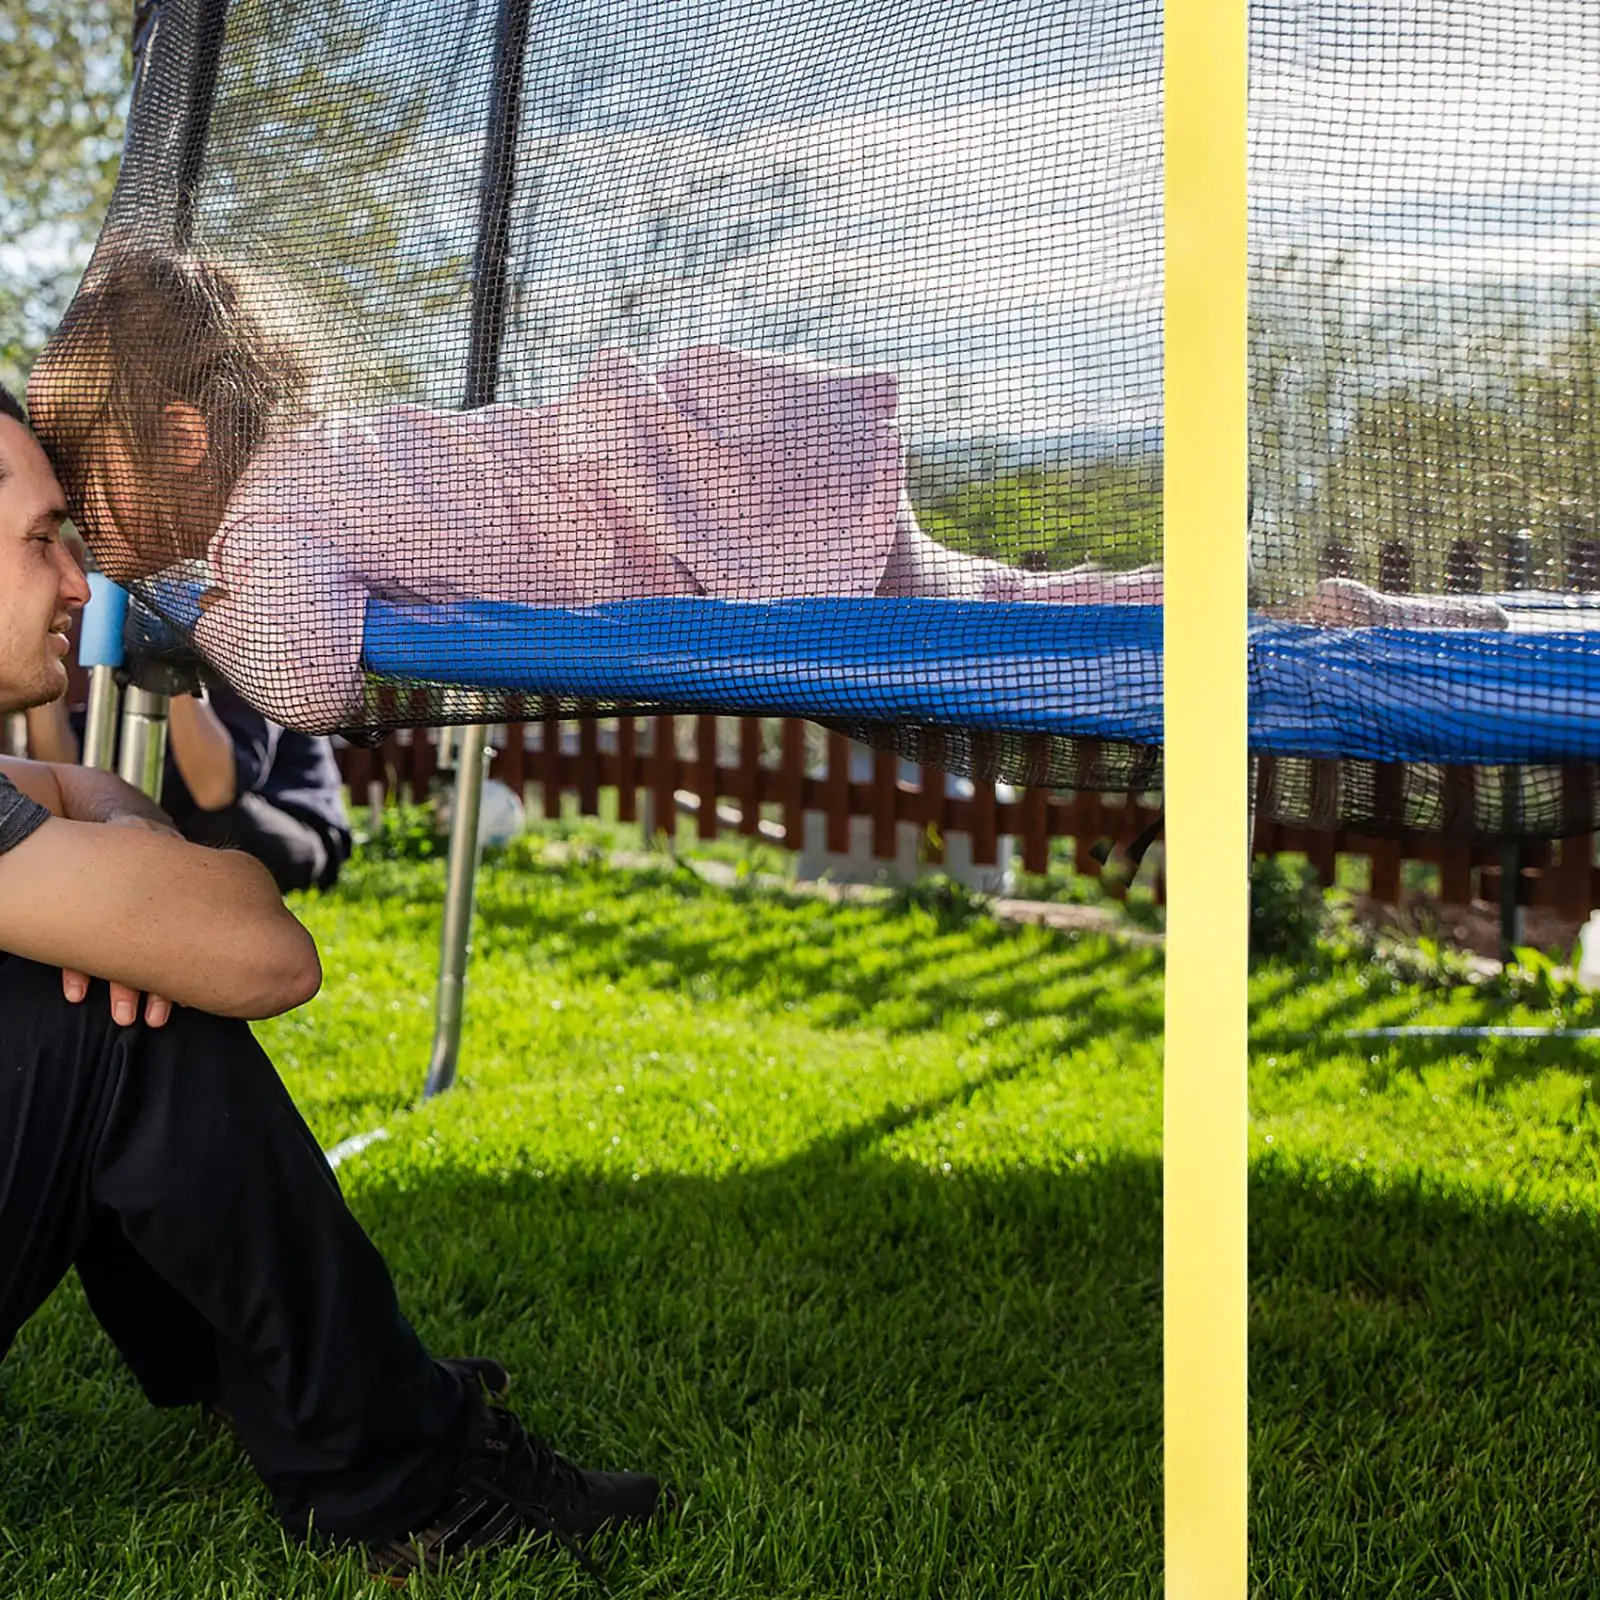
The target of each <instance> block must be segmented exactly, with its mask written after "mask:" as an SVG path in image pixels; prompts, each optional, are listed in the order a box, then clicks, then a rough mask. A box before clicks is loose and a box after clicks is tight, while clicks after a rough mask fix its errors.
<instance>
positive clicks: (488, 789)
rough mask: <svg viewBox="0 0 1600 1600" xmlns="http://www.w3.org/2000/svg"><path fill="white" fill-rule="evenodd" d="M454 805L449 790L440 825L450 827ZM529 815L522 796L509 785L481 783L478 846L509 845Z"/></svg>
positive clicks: (492, 780)
mask: <svg viewBox="0 0 1600 1600" xmlns="http://www.w3.org/2000/svg"><path fill="white" fill-rule="evenodd" d="M454 804H455V793H454V791H451V792H450V793H449V794H448V795H447V797H446V799H445V803H444V806H443V808H442V809H443V823H444V826H445V827H446V828H448V827H449V826H450V815H451V812H452V810H453V808H454ZM527 821H528V814H527V812H526V811H525V810H524V808H523V804H522V800H521V797H520V796H519V795H518V794H517V792H516V790H514V789H513V788H512V787H511V785H510V784H509V783H502V782H501V781H500V779H499V778H485V779H484V780H483V799H482V801H481V802H480V803H479V806H478V843H479V844H480V845H490V846H498V845H508V844H510V843H511V841H512V840H513V839H515V838H516V837H517V835H518V834H519V833H521V832H522V830H523V829H524V827H526V826H527Z"/></svg>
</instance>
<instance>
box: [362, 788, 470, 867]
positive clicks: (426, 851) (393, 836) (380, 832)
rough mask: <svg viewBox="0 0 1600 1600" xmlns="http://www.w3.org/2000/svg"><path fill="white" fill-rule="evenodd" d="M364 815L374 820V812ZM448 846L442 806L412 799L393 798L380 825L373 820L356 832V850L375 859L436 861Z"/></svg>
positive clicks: (384, 810) (381, 814) (383, 814)
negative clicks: (371, 814) (441, 815)
mask: <svg viewBox="0 0 1600 1600" xmlns="http://www.w3.org/2000/svg"><path fill="white" fill-rule="evenodd" d="M361 815H365V816H367V817H368V818H369V819H370V813H358V816H361ZM447 845H448V840H447V836H446V834H445V830H444V827H443V826H442V824H441V823H440V820H439V811H438V808H437V807H436V806H432V805H417V804H415V803H414V802H413V801H410V800H399V801H392V802H391V803H390V804H388V805H386V806H385V807H384V808H383V809H382V811H380V812H379V813H378V824H377V827H376V828H373V827H372V826H371V824H370V820H369V822H368V825H367V826H366V827H360V826H358V827H357V830H356V835H355V847H356V850H357V851H358V852H359V854H360V855H361V856H363V857H366V858H368V859H370V860H373V861H432V860H433V859H434V858H435V857H436V856H442V855H444V853H445V851H446V849H447Z"/></svg>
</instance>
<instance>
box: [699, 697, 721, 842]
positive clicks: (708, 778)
mask: <svg viewBox="0 0 1600 1600" xmlns="http://www.w3.org/2000/svg"><path fill="white" fill-rule="evenodd" d="M694 755H695V761H694V791H695V794H696V795H697V796H698V798H699V801H700V809H699V811H698V812H697V813H696V814H695V823H694V827H695V837H696V838H699V839H715V838H716V836H717V719H716V718H715V717H696V718H695V719H694Z"/></svg>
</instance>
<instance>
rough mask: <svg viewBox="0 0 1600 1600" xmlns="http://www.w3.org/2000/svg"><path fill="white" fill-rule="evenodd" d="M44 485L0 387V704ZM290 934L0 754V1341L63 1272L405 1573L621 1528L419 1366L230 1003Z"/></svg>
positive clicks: (316, 1156)
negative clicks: (517, 1545)
mask: <svg viewBox="0 0 1600 1600" xmlns="http://www.w3.org/2000/svg"><path fill="white" fill-rule="evenodd" d="M66 515H67V510H66V505H65V502H64V500H63V497H62V492H61V489H60V486H59V485H58V484H57V482H56V479H55V475H54V473H53V472H52V471H51V468H50V464H49V462H48V461H47V460H46V458H45V456H44V454H43V452H42V451H41V450H40V448H39V446H38V444H37V443H36V442H35V440H34V439H33V437H32V435H31V434H30V433H29V432H28V430H27V427H26V425H25V421H24V417H23V412H22V409H21V407H20V405H19V404H18V403H17V401H16V399H15V398H14V397H13V396H12V395H11V394H9V393H8V392H6V391H5V390H3V389H0V713H4V712H8V711H20V710H24V709H26V708H27V707H29V706H36V705H40V704H43V703H45V702H48V701H50V700H52V699H54V698H55V697H56V696H58V695H60V694H61V693H62V692H63V690H64V689H65V687H66V669H65V667H64V665H63V657H64V656H65V654H66V650H67V628H68V625H69V622H70V620H71V614H72V612H73V610H74V609H75V608H76V607H78V606H81V605H82V604H83V603H84V601H85V600H86V599H87V596H88V589H87V585H86V584H85V582H84V578H83V575H82V573H81V572H80V570H79V569H78V567H77V564H76V563H75V562H74V561H73V559H72V557H71V556H70V554H69V553H68V552H67V551H66V549H65V548H64V547H63V545H62V543H61V538H60V534H61V525H62V523H63V521H64V520H65V518H66ZM320 982H321V970H320V967H319V964H318V959H317V951H316V947H315V946H314V945H313V944H312V942H311V938H310V936H309V935H308V934H307V933H306V931H305V930H304V929H303V928H302V927H301V926H300V924H299V923H298V922H296V921H295V919H294V918H293V917H292V916H291V915H290V914H289V913H288V912H287V911H286V910H285V909H284V906H283V903H282V901H281V900H280V899H279V897H278V891H277V888H276V886H275V885H274V884H273V881H272V879H271V877H270V876H269V875H268V873H267V872H266V870H265V869H264V868H263V867H262V866H260V865H259V864H258V863H257V862H255V861H253V860H252V859H251V858H250V857H248V856H245V855H240V854H236V853H234V852H232V851H223V850H209V849H204V848H201V847H200V846H197V845H192V844H188V843H186V842H184V840H182V839H181V838H179V837H178V835H177V833H176V832H175V831H174V830H173V828H172V825H171V824H170V822H168V820H167V819H166V817H165V816H164V815H163V814H162V813H161V812H160V811H159V810H158V809H157V808H156V807H155V806H154V805H152V804H151V803H150V802H149V801H147V800H146V799H145V798H144V797H143V796H142V795H140V794H139V793H138V792H137V791H135V790H134V789H131V788H129V787H128V786H127V785H126V784H124V783H122V782H121V781H120V780H119V779H117V778H114V777H112V776H110V775H109V774H106V773H98V772H86V771H83V770H81V769H79V768H77V767H71V766H53V765H48V764H40V763H30V762H20V761H12V760H6V759H0V1356H3V1355H4V1353H5V1351H6V1350H7V1349H8V1348H9V1346H10V1344H11V1342H12V1340H13V1338H14V1337H15V1335H16V1333H17V1330H18V1329H19V1328H20V1327H21V1326H22V1324H23V1323H24V1322H25V1321H26V1320H27V1318H28V1317H29V1316H31V1315H32V1313H33V1312H34V1311H35V1310H36V1309H37V1308H38V1306H39V1305H40V1303H41V1302H42V1301H43V1300H44V1299H45V1297H46V1296H47V1295H48V1294H49V1293H50V1291H51V1290H52V1289H53V1288H54V1287H55V1285H56V1284H57V1282H59V1281H60V1279H61V1278H62V1276H63V1275H64V1274H65V1273H66V1271H67V1269H68V1268H69V1267H73V1266H75V1267H76V1268H77V1270H78V1275H79V1277H80V1279H81V1280H82V1282H83V1287H84V1291H85V1293H86V1294H87V1296H88V1300H89V1304H90V1306H91V1307H92V1308H93V1310H94V1313H95V1315H96V1316H97V1317H98V1318H99V1320H100V1322H101V1323H102V1325H103V1326H104V1327H105V1329H106V1331H107V1333H109V1334H110V1336H111V1338H112V1339H113V1340H114V1341H115V1343H116V1345H117V1348H118V1349H119V1350H120V1351H121V1353H122V1355H123V1357H124V1358H125V1359H126V1361H127V1363H128V1365H129V1366H130V1367H131V1368H132V1369H133V1372H134V1374H135V1376H136V1377H137V1378H138V1380H139V1383H140V1384H141V1386H142V1387H143V1389H144V1391H145V1393H146V1394H147V1395H148V1396H149V1398H150V1399H151V1400H152V1401H153V1402H154V1403H155V1404H156V1405H160V1406H179V1405H190V1404H199V1405H202V1406H205V1407H208V1408H210V1409H212V1410H213V1411H214V1412H215V1413H217V1414H218V1415H219V1416H221V1417H222V1418H224V1419H225V1420H226V1421H227V1422H228V1423H229V1424H230V1425H231V1426H232V1427H233V1428H234V1430H235V1431H236V1433H237V1435H238V1437H239V1439H240V1441H241V1442H242V1444H243V1445H244V1448H245V1450H246V1451H247V1452H248V1453H249V1456H250V1459H251V1461H252V1463H253V1464H254V1466H255V1468H256V1471H257V1472H258V1473H260V1475H261V1477H262V1479H263V1481H264V1482H265V1483H266V1485H267V1487H268V1488H269V1489H270V1491H271V1493H272V1497H273V1501H274V1504H275V1506H276V1508H277V1512H278V1515H279V1516H280V1517H281V1518H282V1519H283V1521H284V1522H285V1524H286V1525H287V1526H288V1527H289V1528H290V1529H291V1530H292V1531H293V1532H294V1533H296V1534H297V1535H299V1536H301V1537H309V1536H313V1535H315V1536H318V1537H321V1538H326V1539H329V1540H332V1541H335V1542H338V1543H356V1544H361V1545H365V1546H367V1547H368V1549H369V1553H370V1560H371V1564H372V1566H373V1569H374V1570H375V1571H379V1572H382V1573H386V1574H391V1575H394V1574H404V1573H406V1572H408V1571H410V1570H411V1569H413V1568H415V1567H417V1566H419V1565H420V1566H427V1567H429V1568H433V1567H437V1566H438V1565H440V1564H441V1563H442V1562H446V1561H449V1560H451V1559H452V1558H454V1557H456V1556H459V1555H461V1554H464V1553H465V1552H467V1551H470V1550H474V1549H481V1548H484V1547H485V1546H491V1545H498V1544H503V1543H506V1542H509V1541H512V1540H516V1539H519V1538H521V1537H523V1536H524V1535H535V1536H539V1537H541V1538H546V1539H548V1538H554V1539H556V1540H559V1541H560V1542H561V1543H563V1544H565V1545H567V1546H568V1547H569V1548H575V1541H577V1540H580V1539H582V1538H584V1537H585V1536H586V1535H588V1534H590V1533H593V1532H595V1531H597V1530H598V1529H600V1528H602V1527H604V1526H606V1525H608V1524H615V1523H623V1522H643V1521H646V1520H647V1519H649V1518H650V1517H652V1516H653V1515H654V1514H655V1513H656V1512H657V1511H658V1510H660V1509H661V1508H662V1507H663V1505H664V1504H665V1502H666V1498H667V1497H666V1496H665V1495H664V1494H663V1492H662V1490H661V1487H660V1485H659V1484H658V1483H657V1482H656V1480H655V1479H654V1478H651V1477H646V1476H644V1475H642V1474H633V1473H616V1474H607V1473H596V1472H585V1471H582V1470H580V1469H579V1468H577V1467H575V1466H573V1465H572V1464H571V1463H570V1462H568V1461H566V1460H564V1459H563V1458H562V1457H560V1456H558V1455H556V1454H555V1453H554V1452H552V1451H551V1450H549V1449H547V1448H546V1447H545V1446H543V1445H542V1444H539V1443H536V1442H535V1441H533V1440H531V1439H530V1438H529V1437H528V1436H527V1435H526V1434H525V1433H524V1432H523V1429H522V1427H521V1426H520V1424H519V1423H518V1422H517V1420H516V1418H515V1417H513V1416H512V1415H511V1413H510V1412H508V1411H506V1410H504V1409H502V1408H501V1407H498V1406H495V1405H491V1404H490V1403H489V1401H490V1400H491V1399H494V1398H498V1397H500V1396H501V1395H503V1394H504V1392H505V1390H506V1388H507V1387H508V1385H509V1378H508V1376H507V1374H506V1371H505V1369H504V1368H503V1367H501V1366H500V1364H499V1363H498V1362H495V1361H490V1360H485V1359H468V1360H457V1361H436V1360H434V1359H433V1358H432V1357H431V1356H430V1355H429V1354H428V1352H427V1351H426V1350H425V1349H424V1348H423V1346H422V1343H421V1341H420V1340H419V1339H418V1337H417V1335H416V1334H415V1333H414V1332H413V1331H412V1329H411V1327H410V1325H409V1324H408V1323H407V1322H406V1320H405V1318H404V1317H403V1316H402V1315H401V1313H400V1308H399V1306H398V1304H397V1303H396V1300H395V1292H394V1287H393V1285H392V1283H391V1282H390V1279H389V1274H388V1271H387V1269H386V1268H385V1266H384V1263H383V1260H382V1258H381V1257H380V1256H379V1255H378V1252H377V1250H376V1249H375V1248H374V1246H373V1245H372V1243H371V1241H370V1240H368V1238H367V1237H366V1235H365V1234H364V1233H363V1232H362V1231H361V1228H360V1227H359V1225H358V1224H357V1223H356V1220H355V1218H354V1217H353V1216H351V1214H350V1212H349V1211H348V1210H347V1209H346V1207H345V1204H344V1200H343V1198H342V1197H341V1195H340V1193H339V1187H338V1184H337V1183H336V1182H335V1180H334V1177H333V1173H332V1172H331V1170H330V1169H329V1167H328V1164H327V1162H326V1161H325V1160H324V1158H323V1156H322V1154H321V1152H320V1151H319V1149H318V1148H317V1144H316V1142H315V1140H314V1139H313V1138H312V1136H311V1133H310V1131H309V1130H308V1129H307V1128H306V1125H305V1123H304V1122H303V1121H302V1120H301V1118H300V1116H299V1114H298V1112H297V1111H296V1110H295V1108H294V1105H293V1104H292V1102H291V1101H290V1099H289V1096H288V1094H287V1092H286V1091H285V1090H284V1088H283V1085H282V1084H281V1083H280V1082H279V1080H278V1077H277V1074H276V1073H275V1072H274V1070H273V1068H272V1064H271V1063H270V1062H269V1061H268V1060H267V1058H266V1056H265V1055H264V1054H263V1052H262V1050H261V1048H260V1046H259V1045H257V1043H256V1041H255V1038H254V1037H253V1035H252V1034H251V1032H250V1029H249V1027H248V1026H247V1024H246V1022H245V1021H244V1020H243V1019H246V1018H252V1017H269V1016H273V1015H275V1014H276V1013H278V1012H281V1011H286V1010H288V1009H289V1008H291V1007H293V1006H297V1005H300V1004H302V1003H303V1002H304V1001H306V1000H308V999H310V998H311V996H312V995H313V994H315V993H316V990H317V987H318V985H319V983H320Z"/></svg>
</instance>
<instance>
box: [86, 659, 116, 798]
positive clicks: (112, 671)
mask: <svg viewBox="0 0 1600 1600" xmlns="http://www.w3.org/2000/svg"><path fill="white" fill-rule="evenodd" d="M120 698H121V691H120V690H119V689H118V688H117V669H116V668H115V667H110V666H93V667H90V668H89V711H88V715H87V717H86V718H85V720H84V725H83V764H84V766H86V767H93V768H94V769H95V770H96V771H97V772H109V771H110V770H111V768H112V765H113V763H114V762H115V760H116V749H117V709H118V703H119V700H120Z"/></svg>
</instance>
